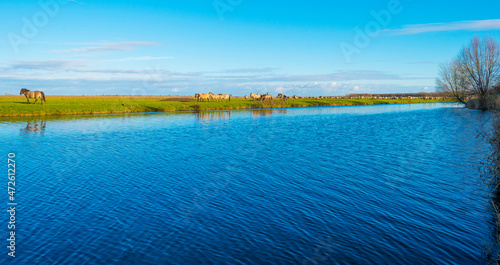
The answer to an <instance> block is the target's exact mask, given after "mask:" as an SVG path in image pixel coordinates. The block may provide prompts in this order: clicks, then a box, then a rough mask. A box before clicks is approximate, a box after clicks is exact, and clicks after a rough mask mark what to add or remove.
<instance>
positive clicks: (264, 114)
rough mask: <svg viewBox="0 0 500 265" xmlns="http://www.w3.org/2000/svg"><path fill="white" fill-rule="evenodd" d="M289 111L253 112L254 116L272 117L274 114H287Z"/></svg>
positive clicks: (267, 110) (263, 110) (264, 110)
mask: <svg viewBox="0 0 500 265" xmlns="http://www.w3.org/2000/svg"><path fill="white" fill-rule="evenodd" d="M286 113H287V109H256V110H252V116H254V117H255V116H270V115H273V114H286Z"/></svg>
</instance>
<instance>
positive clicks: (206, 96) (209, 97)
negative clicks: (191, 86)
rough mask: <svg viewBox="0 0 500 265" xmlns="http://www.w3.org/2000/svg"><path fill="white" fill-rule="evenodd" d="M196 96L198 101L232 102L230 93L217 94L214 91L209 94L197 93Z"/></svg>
mask: <svg viewBox="0 0 500 265" xmlns="http://www.w3.org/2000/svg"><path fill="white" fill-rule="evenodd" d="M194 97H195V98H196V100H197V101H217V102H219V101H223V100H227V101H228V102H231V95H229V94H217V95H214V94H213V93H212V92H209V93H208V94H195V95H194Z"/></svg>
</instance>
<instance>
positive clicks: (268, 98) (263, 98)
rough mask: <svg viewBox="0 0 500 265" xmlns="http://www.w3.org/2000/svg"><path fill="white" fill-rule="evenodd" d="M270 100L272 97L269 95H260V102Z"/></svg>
mask: <svg viewBox="0 0 500 265" xmlns="http://www.w3.org/2000/svg"><path fill="white" fill-rule="evenodd" d="M272 99H273V96H271V95H269V93H267V94H265V95H262V97H260V100H272Z"/></svg>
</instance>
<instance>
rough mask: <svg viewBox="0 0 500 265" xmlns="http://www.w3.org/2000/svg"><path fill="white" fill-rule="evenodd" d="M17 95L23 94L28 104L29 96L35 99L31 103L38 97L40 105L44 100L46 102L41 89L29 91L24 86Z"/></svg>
mask: <svg viewBox="0 0 500 265" xmlns="http://www.w3.org/2000/svg"><path fill="white" fill-rule="evenodd" d="M19 95H24V96H25V97H26V99H27V100H28V104H31V103H30V98H34V99H35V102H34V103H33V104H36V102H37V100H38V99H40V103H42V105H43V102H44V101H45V102H47V100H45V94H44V93H43V92H42V91H29V90H28V89H26V88H22V89H21V92H20V93H19Z"/></svg>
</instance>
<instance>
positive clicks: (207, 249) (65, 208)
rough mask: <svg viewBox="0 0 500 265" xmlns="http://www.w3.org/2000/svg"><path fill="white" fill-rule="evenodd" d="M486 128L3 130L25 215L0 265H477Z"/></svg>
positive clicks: (58, 125) (299, 123) (438, 109)
mask: <svg viewBox="0 0 500 265" xmlns="http://www.w3.org/2000/svg"><path fill="white" fill-rule="evenodd" d="M488 118H489V114H487V113H483V112H480V111H474V110H467V109H464V108H462V107H459V106H457V105H454V104H413V105H381V106H353V107H325V108H293V109H276V110H255V111H253V110H243V111H223V112H205V113H152V114H134V115H102V116H76V117H56V118H25V119H0V143H1V146H2V154H0V155H2V156H4V159H3V160H4V161H6V160H7V154H8V152H15V154H16V166H17V181H16V185H17V186H16V188H17V193H16V198H17V202H18V203H19V206H18V212H17V215H16V217H17V219H16V221H17V226H16V228H17V230H16V235H17V237H16V239H17V240H16V247H17V248H16V256H17V257H16V258H15V263H12V258H10V257H9V256H7V252H8V251H7V248H6V246H7V241H6V238H7V233H8V230H7V222H8V220H7V218H8V213H6V212H4V214H2V215H1V217H2V219H1V223H0V227H1V230H0V232H1V235H2V240H1V241H0V242H4V243H2V246H0V247H1V249H3V251H0V264H8V263H9V262H10V263H12V264H481V263H483V262H484V257H483V255H482V253H483V252H484V249H485V244H486V243H487V241H488V238H489V235H490V234H491V231H490V229H491V228H490V224H489V223H488V221H489V220H490V218H491V213H490V212H489V208H488V207H489V205H488V197H487V194H486V191H485V188H484V182H483V181H481V179H480V177H479V172H478V169H477V166H478V165H479V164H480V163H482V161H484V159H485V158H486V157H487V156H488V145H487V143H486V141H484V140H483V139H481V138H477V137H476V136H477V134H478V132H480V131H482V130H484V128H483V126H484V125H483V124H484V123H488ZM4 163H5V164H4V165H5V166H4V169H6V168H7V165H6V162H4ZM6 171H7V170H4V172H6ZM3 179H4V181H3V182H2V183H0V185H3V187H4V189H3V190H4V191H5V192H4V194H3V195H2V197H3V198H4V201H5V203H7V197H8V195H7V188H6V186H7V177H6V173H5V176H4V177H3ZM4 206H5V208H7V207H6V204H4Z"/></svg>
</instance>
